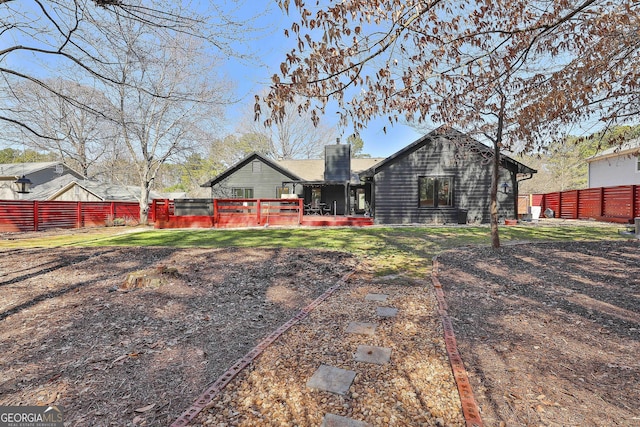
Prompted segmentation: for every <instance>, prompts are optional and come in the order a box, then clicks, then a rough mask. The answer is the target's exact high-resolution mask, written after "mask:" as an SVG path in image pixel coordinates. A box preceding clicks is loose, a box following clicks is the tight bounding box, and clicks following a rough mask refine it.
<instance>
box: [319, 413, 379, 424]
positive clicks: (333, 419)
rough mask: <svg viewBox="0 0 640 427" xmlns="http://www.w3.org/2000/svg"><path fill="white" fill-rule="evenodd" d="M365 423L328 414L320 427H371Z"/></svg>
mask: <svg viewBox="0 0 640 427" xmlns="http://www.w3.org/2000/svg"><path fill="white" fill-rule="evenodd" d="M370 426H371V424H367V423H365V422H364V421H358V420H354V419H353V418H347V417H341V416H340V415H335V414H326V415H325V416H324V418H323V419H322V424H321V425H320V427H370Z"/></svg>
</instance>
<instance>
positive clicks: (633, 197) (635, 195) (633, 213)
mask: <svg viewBox="0 0 640 427" xmlns="http://www.w3.org/2000/svg"><path fill="white" fill-rule="evenodd" d="M637 203H638V186H637V185H632V186H631V219H634V218H637V217H638V216H640V212H638V211H637V210H636V205H637Z"/></svg>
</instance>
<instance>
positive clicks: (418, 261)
mask: <svg viewBox="0 0 640 427" xmlns="http://www.w3.org/2000/svg"><path fill="white" fill-rule="evenodd" d="M619 228H620V227H618V226H616V225H611V226H609V225H602V224H597V225H593V226H592V225H588V224H581V225H562V226H550V225H536V226H533V225H522V226H509V227H500V239H501V242H502V243H503V244H509V243H511V242H544V241H571V240H573V241H579V240H584V241H593V240H611V239H618V238H620V236H619V234H618V229H619ZM490 242H491V237H490V230H489V227H487V226H450V227H445V226H438V227H417V226H406V227H363V228H338V227H336V228H330V227H329V228H275V227H270V228H251V229H233V230H226V229H190V230H183V229H180V230H154V229H145V228H132V229H126V228H125V229H123V228H116V227H114V228H103V229H92V230H89V231H86V230H83V231H81V232H78V233H74V234H68V235H67V234H65V235H60V236H50V237H44V236H43V238H32V239H25V240H3V241H0V248H11V247H16V248H17V247H20V248H26V247H60V246H138V247H140V246H169V247H181V248H225V247H253V248H261V247H263V248H308V249H329V250H336V251H344V252H349V253H353V254H355V255H357V256H359V257H361V258H362V259H363V260H365V261H366V262H367V263H368V264H370V265H372V266H373V267H374V269H375V271H376V274H377V275H380V276H385V275H392V274H402V275H407V276H411V277H425V275H427V274H428V273H429V272H430V269H431V264H432V259H433V257H434V256H435V255H437V254H438V253H440V252H442V251H444V250H447V249H452V248H457V247H464V246H478V245H489V244H490Z"/></svg>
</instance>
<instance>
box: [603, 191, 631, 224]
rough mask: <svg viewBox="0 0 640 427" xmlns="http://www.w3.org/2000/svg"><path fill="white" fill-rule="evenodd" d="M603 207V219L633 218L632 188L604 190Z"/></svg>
mask: <svg viewBox="0 0 640 427" xmlns="http://www.w3.org/2000/svg"><path fill="white" fill-rule="evenodd" d="M603 206H604V212H603V214H602V215H603V216H605V217H612V218H630V219H631V218H633V186H631V185H626V186H618V187H607V188H605V189H604V204H603Z"/></svg>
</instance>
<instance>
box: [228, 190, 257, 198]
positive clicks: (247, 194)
mask: <svg viewBox="0 0 640 427" xmlns="http://www.w3.org/2000/svg"><path fill="white" fill-rule="evenodd" d="M231 197H233V198H234V199H253V188H238V187H235V188H232V189H231Z"/></svg>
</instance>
